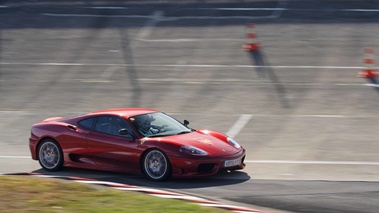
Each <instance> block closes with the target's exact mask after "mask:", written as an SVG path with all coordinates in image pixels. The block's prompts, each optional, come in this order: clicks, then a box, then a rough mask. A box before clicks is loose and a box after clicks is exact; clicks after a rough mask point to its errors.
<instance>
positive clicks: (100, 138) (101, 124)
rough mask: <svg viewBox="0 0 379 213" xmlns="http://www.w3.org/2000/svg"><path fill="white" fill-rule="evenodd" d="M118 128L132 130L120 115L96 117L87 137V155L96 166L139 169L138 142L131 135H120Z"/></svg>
mask: <svg viewBox="0 0 379 213" xmlns="http://www.w3.org/2000/svg"><path fill="white" fill-rule="evenodd" d="M120 129H128V131H129V132H131V131H132V130H131V127H130V125H129V124H128V123H127V122H126V121H125V120H124V119H123V118H122V117H117V116H99V117H97V119H96V124H95V126H94V131H91V132H90V133H89V134H88V137H87V145H88V151H89V155H90V156H91V158H92V160H93V161H94V162H95V163H96V164H97V165H98V166H100V167H103V168H105V169H110V170H123V171H136V170H138V171H139V164H138V163H139V161H138V158H137V146H138V142H137V140H135V139H134V138H133V136H132V135H120V134H119V133H118V132H119V130H120Z"/></svg>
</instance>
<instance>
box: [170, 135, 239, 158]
mask: <svg viewBox="0 0 379 213" xmlns="http://www.w3.org/2000/svg"><path fill="white" fill-rule="evenodd" d="M165 141H167V142H168V143H172V144H178V145H180V146H183V145H187V146H193V147H196V148H199V149H202V150H204V151H206V152H207V153H208V155H209V156H225V155H233V154H236V153H238V152H239V151H240V149H237V148H235V147H234V146H232V145H231V144H230V143H229V142H228V141H227V140H226V137H225V140H221V139H219V138H216V137H214V136H212V135H209V134H205V133H203V132H198V131H195V132H191V133H186V134H181V135H175V136H168V137H165Z"/></svg>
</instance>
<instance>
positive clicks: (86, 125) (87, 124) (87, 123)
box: [78, 118, 95, 129]
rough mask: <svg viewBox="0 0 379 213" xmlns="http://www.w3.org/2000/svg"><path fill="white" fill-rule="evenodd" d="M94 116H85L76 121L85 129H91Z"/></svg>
mask: <svg viewBox="0 0 379 213" xmlns="http://www.w3.org/2000/svg"><path fill="white" fill-rule="evenodd" d="M94 121H95V119H94V118H87V119H84V120H81V121H79V122H78V124H79V126H81V127H84V128H86V129H92V126H93V122H94Z"/></svg>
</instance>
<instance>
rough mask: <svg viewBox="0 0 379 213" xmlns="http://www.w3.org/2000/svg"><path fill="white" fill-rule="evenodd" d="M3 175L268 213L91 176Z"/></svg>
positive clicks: (254, 212)
mask: <svg viewBox="0 0 379 213" xmlns="http://www.w3.org/2000/svg"><path fill="white" fill-rule="evenodd" d="M4 175H18V176H34V177H41V178H57V179H63V180H70V181H75V182H78V183H85V184H94V185H100V186H106V187H110V188H113V189H117V190H123V191H135V192H140V193H145V194H148V195H151V196H156V197H161V198H168V199H177V200H184V201H187V202H191V203H195V204H198V205H201V206H207V207H213V208H220V209H224V210H229V211H232V212H238V213H269V212H266V211H261V210H257V209H250V208H245V207H239V206H234V205H226V204H222V203H220V202H218V201H213V200H210V199H205V198H201V197H196V196H193V195H186V194H181V193H176V192H169V191H165V190H160V189H153V188H147V187H139V186H134V185H128V184H122V183H116V182H109V181H101V180H97V179H91V178H81V177H71V176H54V175H45V174H39V173H8V174H4Z"/></svg>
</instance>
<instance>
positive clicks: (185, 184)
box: [32, 167, 250, 190]
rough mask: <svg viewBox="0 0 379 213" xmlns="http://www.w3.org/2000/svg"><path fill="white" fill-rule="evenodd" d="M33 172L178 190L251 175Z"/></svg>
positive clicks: (243, 179) (238, 180)
mask: <svg viewBox="0 0 379 213" xmlns="http://www.w3.org/2000/svg"><path fill="white" fill-rule="evenodd" d="M32 173H36V174H41V175H46V176H51V177H52V178H62V179H70V178H73V177H74V178H85V179H91V180H98V181H106V182H113V183H119V184H127V185H134V186H141V187H153V188H159V189H177V190H180V189H192V188H204V187H215V186H226V185H234V184H240V183H243V182H246V181H248V180H250V176H249V175H248V174H247V173H245V172H242V171H225V172H220V173H218V174H216V175H213V176H209V177H198V178H171V179H169V180H167V181H164V182H154V181H151V180H149V179H148V178H147V177H145V176H142V175H132V174H127V173H119V172H107V171H98V170H87V169H76V168H67V167H66V168H64V169H62V170H60V171H56V172H48V171H46V170H44V169H38V170H34V171H32Z"/></svg>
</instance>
